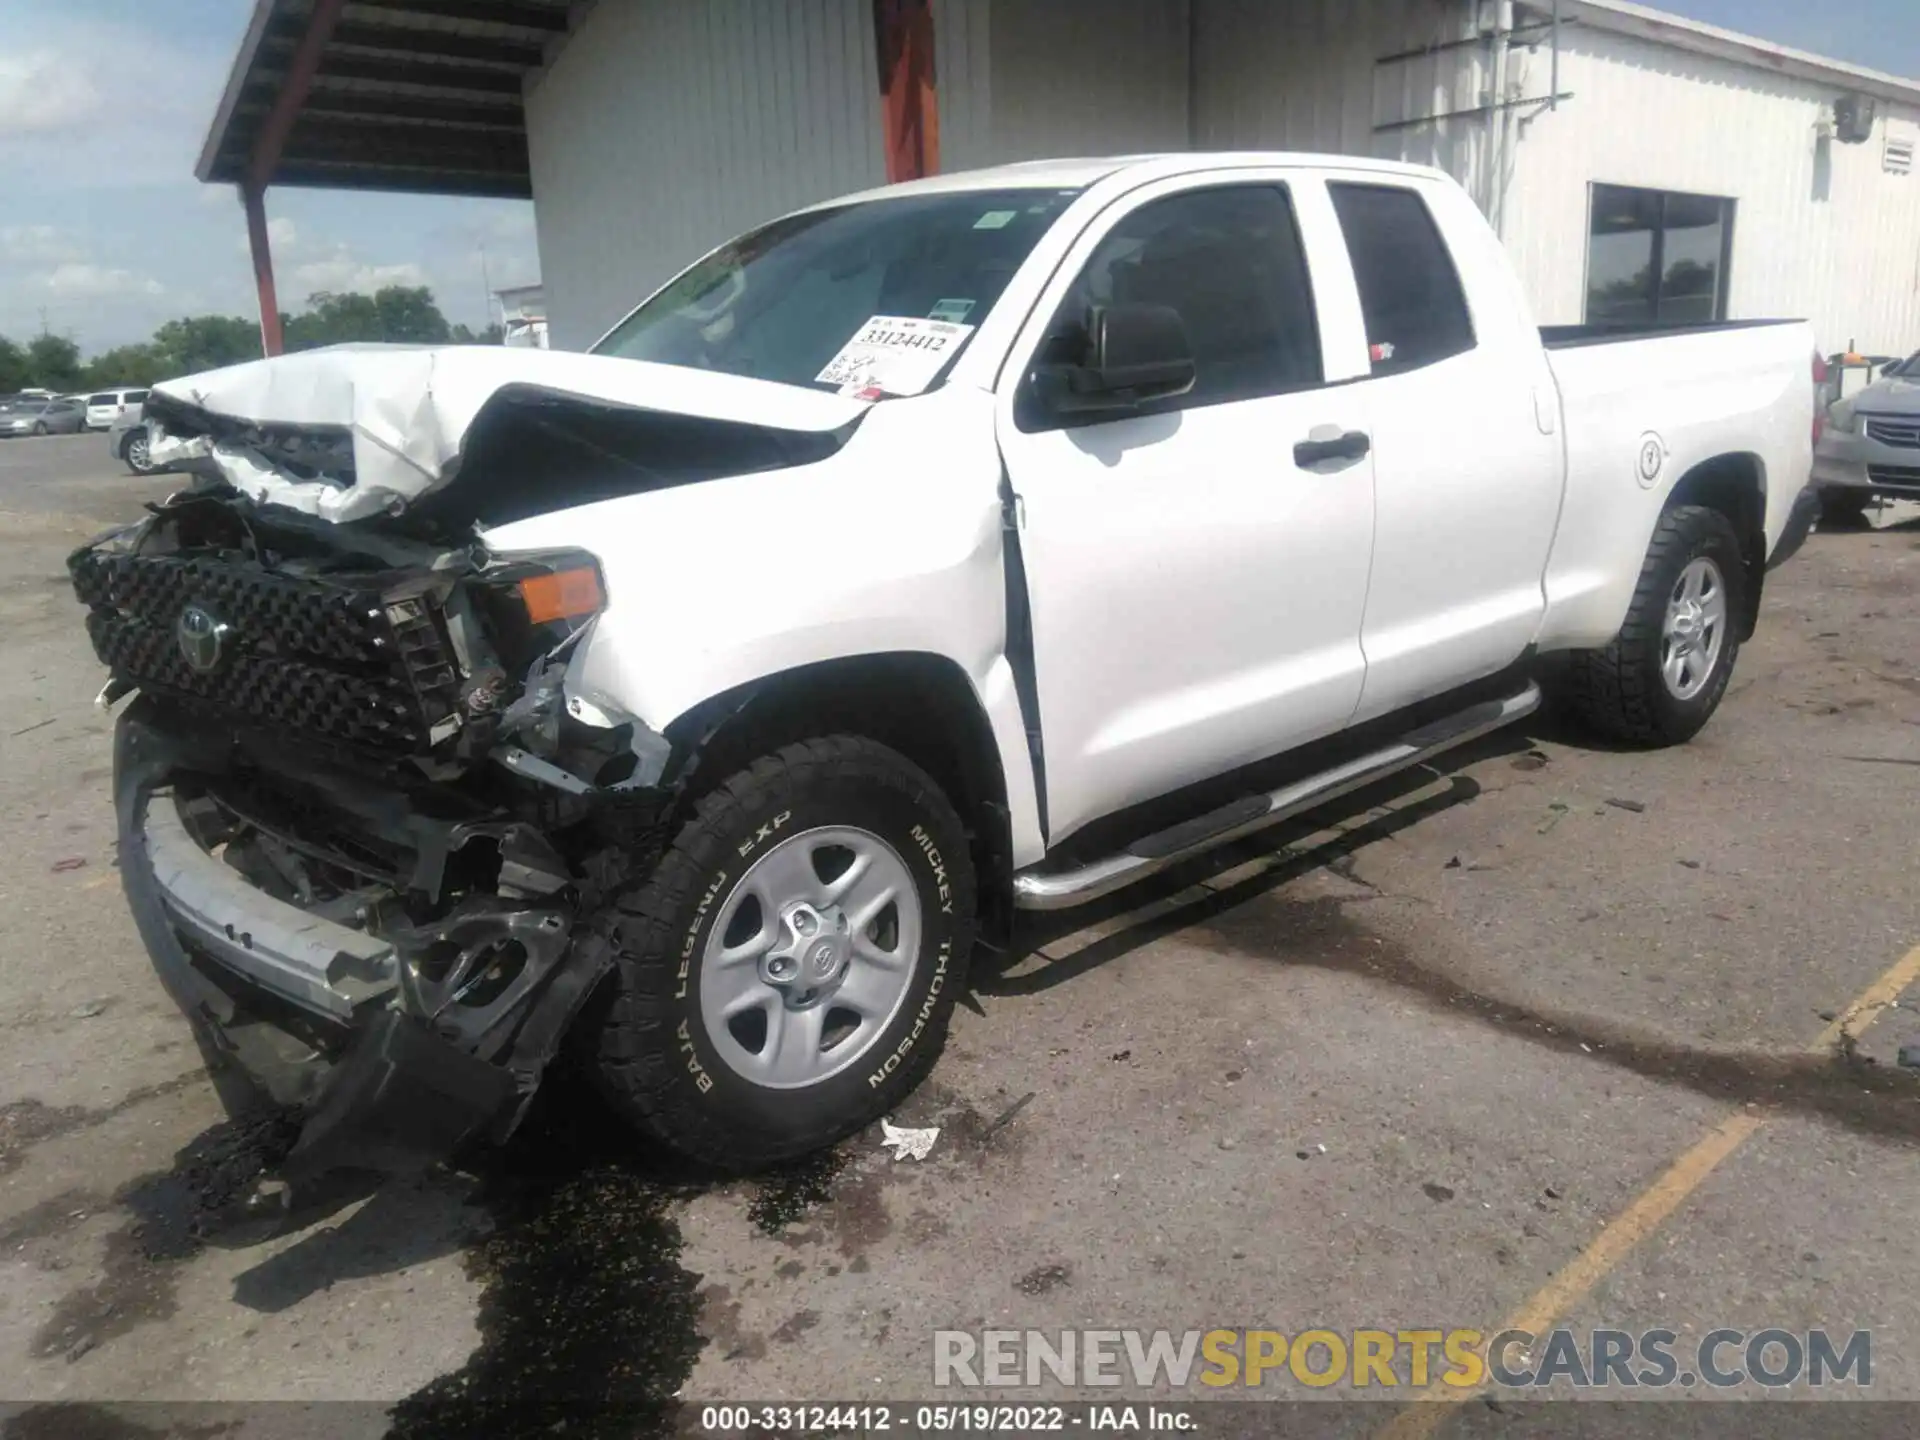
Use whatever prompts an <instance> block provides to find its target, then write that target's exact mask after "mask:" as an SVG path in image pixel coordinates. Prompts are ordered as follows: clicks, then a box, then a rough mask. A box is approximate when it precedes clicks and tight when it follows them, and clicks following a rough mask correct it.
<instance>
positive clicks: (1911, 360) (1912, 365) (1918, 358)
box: [1880, 351, 1920, 380]
mask: <svg viewBox="0 0 1920 1440" xmlns="http://www.w3.org/2000/svg"><path fill="white" fill-rule="evenodd" d="M1880 373H1881V374H1882V375H1898V376H1900V377H1901V378H1902V379H1905V380H1920V351H1916V352H1915V353H1914V354H1912V355H1909V356H1908V357H1907V358H1906V359H1904V360H1901V361H1899V362H1897V363H1895V364H1892V365H1889V366H1887V368H1886V369H1884V370H1882V371H1881V372H1880Z"/></svg>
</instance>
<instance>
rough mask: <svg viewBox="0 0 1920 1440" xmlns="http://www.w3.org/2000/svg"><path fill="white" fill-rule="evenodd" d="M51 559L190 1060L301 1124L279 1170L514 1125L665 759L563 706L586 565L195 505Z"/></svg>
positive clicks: (633, 849)
mask: <svg viewBox="0 0 1920 1440" xmlns="http://www.w3.org/2000/svg"><path fill="white" fill-rule="evenodd" d="M70 568H71V571H72V575H73V580H74V587H75V590H76V592H77V593H78V595H79V596H80V599H81V600H82V602H83V603H85V604H86V606H87V607H88V617H87V626H88V631H89V634H90V635H91V636H92V639H93V642H94V645H95V648H96V650H97V651H98V653H99V655H100V658H101V659H102V660H103V661H104V662H105V663H106V664H107V665H108V666H109V667H110V668H111V669H112V671H113V682H114V684H115V686H116V687H118V688H122V689H125V688H137V689H138V690H139V691H140V692H141V698H140V700H139V701H138V702H136V704H135V705H134V706H133V707H131V708H130V709H129V710H128V711H127V713H126V714H125V715H123V716H122V719H121V726H120V735H119V751H118V755H117V762H118V763H117V769H118V771H119V782H118V788H119V800H120V810H121V816H120V819H121V840H122V846H123V851H122V853H123V868H124V869H126V870H127V872H128V890H129V896H130V898H131V899H132V900H133V902H134V908H135V913H136V919H139V920H141V929H142V933H143V938H145V939H146V941H147V943H148V948H149V950H150V951H151V952H152V953H153V955H154V959H155V962H156V965H158V966H159V967H160V968H161V970H162V974H163V978H166V979H167V980H168V984H169V988H170V989H171V990H172V991H173V992H174V994H175V996H176V998H177V999H179V1000H180V1001H181V1003H182V1005H183V1008H185V1009H187V1011H188V1013H189V1014H190V1015H192V1016H193V1018H194V1019H195V1021H196V1023H197V1024H198V1025H199V1026H200V1027H201V1029H202V1035H203V1042H209V1043H210V1044H211V1047H212V1049H213V1050H215V1051H216V1052H218V1053H219V1054H221V1055H224V1056H225V1057H227V1058H229V1059H232V1060H234V1061H236V1062H237V1063H238V1064H239V1065H240V1067H241V1068H242V1069H243V1070H245V1071H246V1072H247V1073H249V1074H251V1075H253V1076H254V1078H255V1079H256V1080H258V1081H259V1082H260V1083H261V1084H262V1085H264V1086H265V1088H266V1089H267V1090H268V1091H269V1092H270V1093H271V1094H273V1095H274V1097H275V1098H276V1099H280V1100H283V1101H294V1102H298V1103H303V1104H306V1105H307V1106H309V1107H310V1114H311V1119H310V1120H309V1123H308V1127H307V1130H306V1132H305V1133H304V1134H303V1137H302V1140H301V1144H300V1146H299V1147H298V1148H297V1149H296V1151H295V1153H294V1156H293V1157H292V1159H291V1160H290V1162H289V1165H290V1169H291V1170H292V1171H294V1172H299V1171H302V1170H305V1171H312V1172H317V1171H319V1170H323V1169H328V1168H333V1167H335V1166H342V1165H345V1166H368V1167H372V1168H397V1167H399V1166H402V1165H406V1164H408V1163H411V1162H413V1161H417V1160H419V1159H423V1158H434V1157H436V1156H438V1155H440V1154H444V1153H445V1152H446V1151H447V1150H448V1149H449V1148H451V1147H452V1146H453V1145H455V1144H457V1143H459V1142H460V1141H461V1140H463V1139H465V1138H467V1137H468V1136H470V1135H474V1134H478V1133H481V1132H484V1131H489V1130H491V1131H492V1132H493V1133H494V1134H495V1135H496V1136H500V1135H504V1133H506V1131H507V1130H510V1129H511V1127H512V1125H513V1124H514V1123H515V1122H516V1120H517V1118H518V1115H519V1113H520V1112H521V1110H522V1109H523V1108H524V1101H525V1100H526V1099H527V1098H529V1097H530V1096H531V1094H532V1092H533V1090H534V1088H535V1087H536V1086H537V1085H538V1083H539V1080H540V1077H541V1075H542V1074H543V1073H544V1070H545V1067H546V1065H547V1063H548V1062H549V1061H550V1060H551V1058H552V1056H553V1054H554V1053H555V1051H556V1050H557V1048H558V1045H559V1042H560V1038H561V1036H562V1035H563V1034H564V1033H565V1031H566V1029H567V1026H568V1024H569V1023H570V1021H571V1020H572V1018H573V1016H574V1015H575V1014H576V1013H577V1012H578V1010H579V1007H580V1006H581V1005H582V1004H583V1003H584V1002H585V1000H586V998H587V995H588V993H589V992H590V990H591V989H592V987H593V985H594V984H595V983H597V981H598V980H599V978H600V977H601V975H602V974H604V972H605V967H606V952H605V946H604V944H603V943H601V942H599V941H597V939H595V937H593V936H591V935H588V934H586V933H585V927H583V926H582V924H581V923H580V917H581V916H583V915H585V914H587V913H590V912H591V911H592V910H594V909H596V908H597V907H598V906H599V905H600V904H601V903H602V902H603V899H604V892H605V890H606V888H607V887H608V886H609V885H611V884H613V883H617V881H618V879H619V878H620V877H621V876H622V875H623V874H625V873H626V867H628V866H630V865H632V864H634V863H636V859H638V860H642V861H643V860H644V857H646V856H647V855H650V854H652V853H655V852H656V850H657V847H658V844H659V832H660V831H661V829H662V828H663V826H664V824H665V820H666V816H667V813H668V808H669V806H670V804H671V800H672V787H671V784H670V782H669V780H668V777H667V773H666V772H667V769H668V761H669V759H670V756H671V752H670V749H669V747H667V745H666V742H665V741H664V740H661V739H660V738H659V737H657V736H654V735H653V734H652V733H651V732H650V731H648V730H646V728H645V727H644V726H642V725H640V724H639V723H638V722H637V721H635V720H633V719H632V718H631V717H626V716H614V715H609V714H607V713H605V712H603V711H600V710H597V709H594V708H592V707H580V708H581V709H582V711H583V713H584V714H585V716H586V718H584V719H583V718H580V716H578V715H576V714H574V713H573V710H574V708H575V707H571V706H569V704H568V695H567V690H566V673H567V666H568V663H569V659H570V657H571V655H572V651H573V649H574V647H575V646H577V645H578V644H579V642H580V640H581V638H582V636H583V634H584V632H585V627H586V626H587V625H589V624H590V623H591V621H592V618H593V615H594V614H595V613H597V611H598V609H599V608H600V605H601V604H602V603H604V586H603V584H602V582H601V580H600V576H599V571H598V569H597V567H596V566H595V565H594V562H593V560H592V558H591V557H590V556H586V555H583V554H580V553H578V552H568V553H563V554H555V555H538V556H525V555H521V556H513V557H506V558H502V557H497V556H494V555H491V554H488V553H487V552H486V551H485V550H484V548H482V547H480V546H479V545H477V544H468V545H464V546H454V545H433V544H430V543H427V542H422V541H420V540H418V539H416V538H410V537H406V536H404V535H398V534H395V533H390V532H386V531H382V532H363V531H362V530H361V528H360V527H357V526H343V525H331V524H326V523H324V522H319V521H312V520H308V519H306V518H305V517H301V516H298V515H289V514H286V513H284V512H281V511H279V510H277V509H276V510H274V511H272V512H271V513H269V512H268V511H267V510H266V509H265V508H264V507H255V506H252V505H251V504H250V503H248V502H246V501H244V500H243V499H239V498H237V497H235V496H233V495H232V494H230V493H222V492H220V491H202V492H197V493H195V494H193V495H189V496H185V497H179V498H176V499H175V500H174V501H172V502H170V503H169V504H168V505H166V506H163V507H160V508H159V509H158V510H157V511H156V512H155V514H154V515H153V516H152V517H151V518H150V519H149V520H148V521H146V522H144V523H143V524H142V525H140V526H137V527H133V528H131V529H129V530H127V531H124V532H120V533H119V534H117V535H115V536H112V537H108V538H107V539H104V540H102V541H98V542H95V543H94V544H92V545H90V546H88V547H86V548H84V549H82V550H80V551H79V552H77V553H76V554H75V555H74V556H73V557H72V559H71V561H70ZM643 781H644V783H642V782H643ZM143 905H144V908H145V910H146V911H147V912H148V913H146V914H145V916H144V917H143V916H142V909H143Z"/></svg>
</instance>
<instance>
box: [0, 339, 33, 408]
mask: <svg viewBox="0 0 1920 1440" xmlns="http://www.w3.org/2000/svg"><path fill="white" fill-rule="evenodd" d="M31 383H32V382H31V381H29V380H28V379H27V356H26V352H25V351H23V350H22V349H21V348H20V347H19V346H18V345H16V344H14V343H13V341H11V340H9V339H8V338H7V337H6V336H4V335H0V395H11V394H13V392H14V391H16V390H21V389H24V388H25V387H26V386H27V385H29V384H31Z"/></svg>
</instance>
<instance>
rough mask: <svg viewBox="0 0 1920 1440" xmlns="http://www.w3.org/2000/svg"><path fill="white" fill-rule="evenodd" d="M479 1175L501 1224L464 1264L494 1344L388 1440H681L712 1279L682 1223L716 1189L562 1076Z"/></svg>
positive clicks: (486, 1336)
mask: <svg viewBox="0 0 1920 1440" xmlns="http://www.w3.org/2000/svg"><path fill="white" fill-rule="evenodd" d="M476 1169H477V1170H478V1171H479V1173H480V1180H481V1187H480V1190H479V1192H478V1194H477V1196H476V1201H475V1203H477V1204H478V1205H480V1206H482V1207H483V1208H484V1209H485V1210H486V1211H487V1212H488V1214H489V1216H490V1218H491V1220H492V1222H493V1228H492V1230H491V1232H490V1233H489V1234H488V1235H487V1236H486V1237H485V1238H484V1239H482V1240H480V1241H479V1242H478V1243H477V1244H476V1245H475V1246H474V1247H473V1248H472V1249H471V1250H470V1251H469V1252H468V1254H467V1260H466V1264H467V1271H468V1274H469V1275H470V1276H472V1277H473V1278H474V1279H475V1280H477V1281H478V1282H479V1283H480V1284H481V1285H482V1286H483V1287H484V1289H483V1291H482V1294H481V1298H480V1306H479V1314H478V1316H477V1323H478V1327H479V1330H480V1345H479V1348H478V1349H476V1350H475V1351H474V1353H473V1355H472V1356H471V1357H470V1358H469V1359H468V1360H467V1362H466V1364H464V1365H462V1366H461V1367H460V1369H458V1370H456V1371H453V1372H452V1373H450V1374H447V1375H443V1376H441V1377H439V1378H438V1379H435V1380H433V1381H432V1382H430V1383H429V1384H427V1385H426V1386H424V1387H422V1388H421V1389H420V1390H417V1391H415V1392H414V1393H413V1394H412V1395H409V1396H408V1397H406V1398H405V1399H404V1400H401V1401H400V1402H399V1403H398V1404H396V1405H395V1406H394V1407H393V1409H392V1411H391V1429H390V1430H389V1432H388V1434H389V1436H390V1437H393V1440H439V1437H447V1440H455V1437H458V1440H465V1437H468V1436H479V1435H484V1436H487V1437H489V1440H493V1437H518V1436H554V1435H564V1436H566V1437H568V1440H576V1437H583V1436H584V1437H601V1436H607V1437H613V1436H618V1437H621V1440H627V1437H632V1436H639V1435H653V1434H665V1433H670V1432H671V1430H672V1429H673V1427H674V1421H675V1416H676V1415H677V1412H678V1403H677V1402H676V1401H675V1399H674V1395H675V1392H677V1391H678V1390H679V1389H680V1388H681V1386H682V1385H684V1384H685V1383H686V1380H687V1377H688V1376H689V1375H690V1374H692V1372H693V1366H694V1362H695V1360H696V1359H697V1358H698V1357H699V1354H700V1351H701V1348H702V1347H703V1346H704V1345H705V1344H706V1340H705V1339H704V1338H703V1337H702V1334H701V1330H700V1324H701V1320H702V1314H703V1309H704V1303H703V1301H702V1298H701V1295H700V1278H701V1277H700V1276H698V1275H696V1274H694V1273H692V1272H690V1271H689V1270H687V1269H686V1268H685V1267H684V1266H683V1265H681V1263H680V1254H681V1235H680V1227H679V1225H678V1224H677V1223H676V1221H675V1219H674V1217H673V1214H672V1210H673V1208H674V1207H675V1206H676V1204H677V1203H678V1202H680V1201H682V1200H684V1199H687V1198H690V1197H691V1196H693V1195H695V1194H698V1193H700V1192H701V1191H702V1190H705V1189H707V1188H710V1187H711V1185H712V1184H713V1183H714V1181H713V1179H712V1177H711V1176H708V1175H705V1174H703V1173H701V1172H698V1171H695V1170H692V1169H690V1168H689V1167H687V1166H686V1165H685V1164H684V1163H682V1162H680V1161H677V1160H675V1159H673V1158H672V1157H670V1156H667V1155H665V1154H663V1153H660V1152H658V1151H655V1150H652V1149H650V1148H649V1147H647V1146H646V1145H644V1143H643V1142H642V1141H641V1140H640V1139H639V1138H638V1137H637V1136H636V1135H635V1133H634V1132H633V1130H632V1129H631V1127H630V1126H628V1125H627V1124H626V1123H625V1122H624V1121H623V1120H622V1119H621V1118H620V1117H618V1116H617V1115H614V1114H613V1113H611V1112H610V1111H609V1110H608V1108H607V1107H606V1106H605V1104H604V1103H603V1102H601V1101H600V1100H599V1099H598V1097H597V1096H595V1095H594V1094H593V1093H592V1092H591V1090H590V1089H589V1088H588V1087H586V1086H585V1085H583V1084H580V1083H578V1082H575V1081H573V1080H572V1079H571V1077H564V1076H558V1075H556V1076H554V1077H553V1078H551V1079H550V1080H549V1081H548V1083H547V1085H546V1086H545V1087H543V1089H542V1091H541V1094H540V1096H539V1099H538V1100H537V1101H536V1102H535V1105H534V1108H533V1111H532V1113H530V1114H529V1116H528V1118H527V1120H526V1122H525V1123H524V1124H523V1125H522V1126H521V1128H520V1130H519V1132H518V1133H517V1134H516V1136H515V1137H514V1139H513V1140H512V1142H510V1143H509V1144H508V1145H506V1146H505V1147H502V1148H501V1149H499V1150H497V1151H492V1152H487V1153H483V1154H482V1155H480V1156H479V1157H478V1158H477V1161H476ZM719 1303H720V1305H721V1306H722V1307H724V1306H725V1304H726V1303H727V1302H726V1301H725V1300H722V1301H720V1302H719ZM722 1313H723V1312H722Z"/></svg>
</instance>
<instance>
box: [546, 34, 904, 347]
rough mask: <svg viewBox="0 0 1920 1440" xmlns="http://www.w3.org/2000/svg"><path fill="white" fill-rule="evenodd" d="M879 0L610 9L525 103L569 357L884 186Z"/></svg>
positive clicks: (552, 317) (550, 279) (551, 292)
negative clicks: (753, 234) (790, 218)
mask: <svg viewBox="0 0 1920 1440" xmlns="http://www.w3.org/2000/svg"><path fill="white" fill-rule="evenodd" d="M877 75H878V71H877V62H876V60H875V57H874V47H873V18H872V7H871V5H870V4H869V3H868V0H799V3H787V0H777V3H767V0H702V3H700V4H698V5H690V4H684V3H681V0H620V3H618V4H608V5H600V6H597V7H596V8H595V9H594V10H593V11H592V12H591V13H590V14H589V15H588V17H587V19H586V22H585V23H584V24H583V25H582V27H581V29H580V30H579V32H578V33H577V34H575V35H574V36H573V38H572V39H571V40H570V41H569V42H568V44H567V46H566V48H565V49H564V50H562V51H561V53H560V55H559V57H558V58H557V59H556V60H555V62H554V64H553V66H552V67H551V68H550V69H549V70H548V71H547V73H546V74H545V75H543V76H542V77H541V79H540V81H539V83H538V84H537V85H536V86H535V87H534V89H533V90H532V91H531V92H530V93H529V95H528V97H527V136H528V146H529V149H530V151H531V158H532V166H533V190H534V199H535V214H536V217H537V219H536V223H537V227H538V231H539V239H540V261H541V268H542V270H543V272H544V277H545V280H546V286H547V303H548V306H549V323H550V325H551V327H552V339H553V343H554V345H556V346H559V347H563V348H567V349H578V348H580V347H582V346H585V345H588V344H590V343H592V341H593V340H594V339H596V338H597V337H598V336H599V335H600V334H601V332H602V331H604V330H605V329H606V327H607V326H609V325H611V324H612V323H613V322H614V321H615V320H617V319H619V318H620V316H621V315H622V314H624V313H625V312H626V311H627V310H628V309H629V308H631V307H632V306H633V305H634V304H635V303H637V302H638V301H639V300H640V299H642V298H643V297H644V296H645V294H646V293H647V292H648V291H649V290H651V289H652V288H653V287H654V286H656V285H658V284H660V283H661V282H663V281H665V280H667V279H669V278H670V277H671V276H672V275H673V274H674V273H675V272H676V271H678V270H679V269H680V268H681V267H682V266H683V265H685V264H687V263H688V262H689V261H692V260H694V259H696V258H698V257H699V256H700V255H702V254H704V253H705V252H706V251H707V250H709V249H711V248H712V247H713V246H714V245H716V244H718V243H720V242H721V241H722V240H725V239H726V238H727V237H728V236H730V235H734V234H737V233H738V232H740V231H741V230H744V229H747V228H748V227H750V226H752V225H754V224H757V223H759V222H760V221H763V220H766V219H768V218H770V217H772V216H774V215H778V214H781V213H783V212H785V211H787V210H792V209H795V208H797V207H799V206H802V205H807V204H810V203H812V202H814V201H817V200H821V199H824V198H827V197H829V196H832V195H837V194H843V193H845V192H847V191H850V190H858V189H862V188H864V187H866V186H869V185H875V184H879V183H881V182H882V181H883V180H884V178H885V168H884V162H883V159H882V156H881V146H880V95H879V82H878V78H877Z"/></svg>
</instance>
